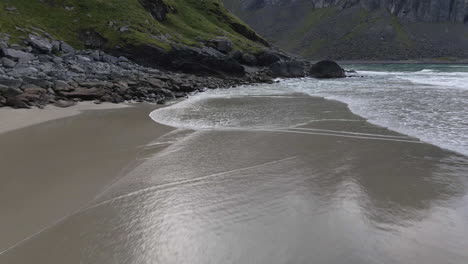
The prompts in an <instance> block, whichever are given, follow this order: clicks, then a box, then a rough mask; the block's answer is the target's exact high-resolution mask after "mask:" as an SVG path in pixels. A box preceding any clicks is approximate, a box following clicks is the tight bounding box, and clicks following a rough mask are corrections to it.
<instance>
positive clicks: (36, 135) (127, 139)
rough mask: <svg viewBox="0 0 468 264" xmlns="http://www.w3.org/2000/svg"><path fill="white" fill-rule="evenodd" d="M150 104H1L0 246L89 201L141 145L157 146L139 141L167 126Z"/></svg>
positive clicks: (134, 159) (140, 152)
mask: <svg viewBox="0 0 468 264" xmlns="http://www.w3.org/2000/svg"><path fill="white" fill-rule="evenodd" d="M155 108H157V106H154V105H131V106H130V105H115V104H99V105H96V104H93V103H80V104H79V105H77V106H74V107H70V108H66V109H62V108H56V107H50V106H49V107H47V108H46V109H45V110H41V109H32V110H13V109H1V110H0V120H1V121H2V122H1V127H0V129H1V130H0V132H2V133H0V146H1V151H0V168H2V173H1V176H0V180H1V181H2V184H1V186H0V208H2V214H1V215H2V217H0V233H1V234H2V236H1V239H0V249H1V250H4V249H6V248H8V247H10V246H12V245H14V244H15V243H17V242H18V241H20V240H22V239H24V238H25V237H28V236H30V235H32V234H34V233H36V232H38V231H39V230H41V229H43V228H44V227H46V226H48V225H50V224H52V223H54V222H56V221H58V220H59V219H61V218H63V217H65V216H67V215H69V214H71V213H73V212H75V211H76V210H78V209H80V208H82V207H83V206H85V205H87V204H89V203H90V202H91V201H93V199H94V198H95V197H96V196H97V195H99V193H100V192H102V191H103V190H104V189H105V188H106V187H108V186H109V185H110V184H111V183H112V182H114V181H116V180H117V179H119V177H122V176H123V175H124V174H125V171H126V170H130V169H131V168H132V167H133V166H135V165H136V164H138V163H139V162H140V161H141V159H142V158H143V157H145V153H146V152H148V153H151V152H153V151H157V150H158V149H157V148H152V149H151V150H148V149H146V148H145V145H146V144H148V143H149V142H151V141H152V140H154V139H156V138H158V137H159V136H161V135H163V134H165V133H167V132H169V131H171V130H172V129H171V128H168V127H166V126H161V125H158V124H156V123H154V122H152V121H151V120H150V119H149V118H148V117H147V115H148V113H149V112H151V111H152V110H153V109H155ZM1 250H0V251H1Z"/></svg>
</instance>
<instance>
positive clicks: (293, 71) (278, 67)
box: [270, 60, 305, 78]
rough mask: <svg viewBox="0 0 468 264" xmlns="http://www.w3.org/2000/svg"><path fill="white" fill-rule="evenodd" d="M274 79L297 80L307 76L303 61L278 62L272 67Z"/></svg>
mask: <svg viewBox="0 0 468 264" xmlns="http://www.w3.org/2000/svg"><path fill="white" fill-rule="evenodd" d="M270 70H271V72H272V74H273V76H274V77H285V78H295V77H304V76H305V64H304V62H301V61H295V60H291V61H278V62H275V63H273V64H272V65H271V66H270Z"/></svg>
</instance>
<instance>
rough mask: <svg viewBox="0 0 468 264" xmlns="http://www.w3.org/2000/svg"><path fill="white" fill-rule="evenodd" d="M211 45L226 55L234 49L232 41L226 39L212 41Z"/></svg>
mask: <svg viewBox="0 0 468 264" xmlns="http://www.w3.org/2000/svg"><path fill="white" fill-rule="evenodd" d="M211 43H212V44H213V46H214V48H215V49H216V50H218V51H220V52H222V53H225V54H226V53H229V52H230V51H231V50H232V47H233V46H234V45H233V44H232V41H231V40H230V39H228V38H224V37H220V38H216V39H213V40H211Z"/></svg>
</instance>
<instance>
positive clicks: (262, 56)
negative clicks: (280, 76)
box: [257, 51, 281, 66]
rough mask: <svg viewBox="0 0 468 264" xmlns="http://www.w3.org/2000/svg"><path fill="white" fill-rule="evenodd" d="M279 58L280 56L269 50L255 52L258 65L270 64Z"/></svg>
mask: <svg viewBox="0 0 468 264" xmlns="http://www.w3.org/2000/svg"><path fill="white" fill-rule="evenodd" d="M280 60H281V57H280V56H279V55H278V54H276V53H273V52H270V51H263V52H260V53H259V54H257V63H258V65H260V66H270V65H272V64H273V63H275V62H278V61H280Z"/></svg>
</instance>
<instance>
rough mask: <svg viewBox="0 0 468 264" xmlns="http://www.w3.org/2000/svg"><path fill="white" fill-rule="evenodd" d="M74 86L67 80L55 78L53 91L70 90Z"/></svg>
mask: <svg viewBox="0 0 468 264" xmlns="http://www.w3.org/2000/svg"><path fill="white" fill-rule="evenodd" d="M73 90H74V88H73V87H71V86H70V85H69V84H68V83H67V82H65V81H61V80H57V81H55V84H54V91H56V92H71V91H73Z"/></svg>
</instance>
